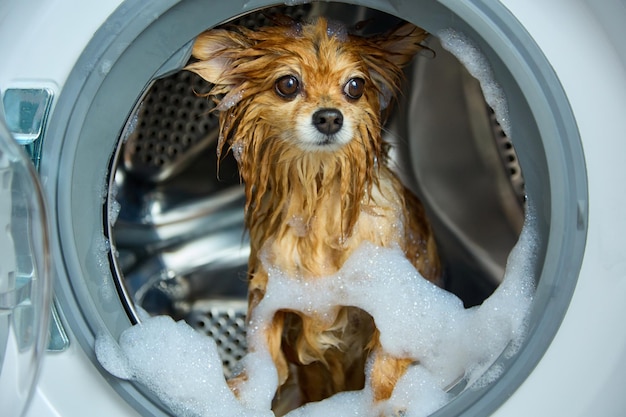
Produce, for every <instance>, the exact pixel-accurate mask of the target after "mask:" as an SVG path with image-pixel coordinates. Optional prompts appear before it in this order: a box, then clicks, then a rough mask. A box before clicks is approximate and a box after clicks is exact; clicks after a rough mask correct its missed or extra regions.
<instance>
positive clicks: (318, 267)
mask: <svg viewBox="0 0 626 417" xmlns="http://www.w3.org/2000/svg"><path fill="white" fill-rule="evenodd" d="M377 197H378V198H377V199H376V204H373V203H372V202H371V200H370V201H369V202H368V203H367V204H365V203H362V204H361V207H360V211H359V216H358V219H357V221H356V223H355V225H354V228H353V230H352V231H351V234H350V235H349V236H346V235H345V233H344V232H343V228H342V221H343V219H341V214H340V211H339V210H338V209H333V208H332V207H335V208H336V207H337V206H338V204H334V205H332V204H329V207H331V209H324V210H320V211H318V213H316V216H315V217H314V218H312V219H310V220H308V221H305V220H304V219H303V218H302V217H299V216H297V215H294V216H292V217H291V218H289V219H288V220H287V222H286V223H287V228H286V230H285V233H284V234H283V237H282V238H281V239H277V240H275V241H274V242H273V246H274V250H273V252H274V254H275V256H276V257H275V259H276V261H277V263H278V264H279V265H281V267H282V268H283V269H286V270H288V271H292V272H293V273H294V274H296V275H302V276H312V277H323V276H326V275H330V274H333V273H335V272H337V270H339V269H340V268H341V266H342V265H343V263H344V262H345V260H346V259H347V258H348V257H349V256H350V254H351V253H352V252H353V251H354V250H355V249H356V248H357V247H358V246H359V245H360V244H361V243H363V242H366V241H367V242H371V243H374V244H375V245H378V246H384V247H389V246H394V245H400V246H401V245H402V244H401V242H402V239H403V236H404V226H405V225H404V223H405V222H404V218H403V213H404V212H403V211H402V209H401V207H400V206H399V205H398V204H397V202H396V201H390V200H389V199H386V198H382V197H381V196H380V195H378V196H377Z"/></svg>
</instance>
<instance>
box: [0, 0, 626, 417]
mask: <svg viewBox="0 0 626 417" xmlns="http://www.w3.org/2000/svg"><path fill="white" fill-rule="evenodd" d="M273 13H280V14H287V15H290V16H292V17H295V18H302V19H307V18H310V17H314V16H316V15H325V16H328V17H331V18H333V19H335V20H339V21H343V22H345V23H349V24H353V23H356V22H359V21H368V22H371V23H370V25H368V27H367V28H366V29H365V30H368V31H383V30H386V29H388V28H389V27H392V26H393V25H394V24H396V23H398V21H400V19H402V20H406V21H410V22H412V23H414V24H416V25H418V26H420V27H423V28H424V29H426V30H427V31H428V32H429V33H430V34H431V36H430V38H429V39H428V43H427V46H428V48H427V50H426V53H423V54H420V55H419V56H418V57H416V59H415V60H414V62H413V64H412V65H411V66H410V67H409V68H407V70H406V86H405V87H404V89H403V91H402V94H401V96H400V98H399V100H398V103H397V106H396V108H395V110H394V112H393V114H392V116H391V117H390V119H389V124H388V126H387V127H386V132H387V133H388V136H389V137H388V140H389V141H390V142H394V144H395V149H397V151H395V152H392V155H391V159H392V161H393V163H394V164H395V166H396V167H397V170H398V173H399V175H400V176H401V177H402V179H403V180H404V182H405V183H406V184H407V186H409V187H410V188H412V189H413V190H414V191H415V192H416V194H418V195H419V196H420V198H421V199H422V200H423V202H424V203H425V206H426V208H427V210H428V213H429V215H430V218H431V219H432V223H433V227H434V230H435V234H436V236H437V239H438V242H439V244H440V247H441V252H442V256H443V259H444V262H445V264H446V287H447V289H449V290H450V291H451V292H454V293H455V294H457V295H458V296H459V297H460V298H461V299H462V300H463V302H464V303H465V304H466V306H468V307H469V306H473V305H478V304H480V303H481V302H482V301H483V300H484V299H485V298H486V297H488V296H489V294H490V293H491V292H493V291H494V289H495V288H496V287H497V286H498V285H499V283H500V282H501V281H502V276H503V271H504V268H505V264H506V259H507V256H508V254H509V253H510V251H511V249H512V248H513V247H514V245H515V242H516V241H517V239H518V237H519V234H520V230H521V229H522V226H523V223H524V215H525V213H526V212H527V211H528V210H529V206H531V205H532V210H533V216H534V219H535V227H536V234H537V241H538V247H537V255H536V257H535V258H534V259H533V265H532V270H533V277H534V280H535V286H536V290H535V295H534V299H533V302H532V306H531V309H530V312H529V313H528V317H527V328H526V335H525V337H524V340H523V343H522V344H521V346H519V348H518V349H517V351H516V353H515V354H514V355H502V356H501V357H499V358H498V359H497V360H496V363H494V365H493V366H494V367H497V368H498V369H499V370H500V371H501V372H498V374H497V376H496V377H494V378H492V380H491V381H490V382H489V383H484V384H481V385H480V386H475V387H471V386H470V387H465V386H463V385H462V384H457V386H455V387H452V388H451V390H452V391H454V390H456V392H453V393H454V398H453V399H452V400H451V401H450V402H448V403H447V404H446V405H445V406H443V407H442V408H440V409H439V410H437V411H436V412H434V413H433V414H432V415H434V416H441V417H446V416H460V415H462V416H486V415H493V416H496V417H513V416H528V415H536V416H554V415H567V416H589V415H602V416H622V415H624V414H625V413H626V397H625V396H624V395H623V380H624V375H625V374H626V365H625V364H626V331H625V329H624V325H623V320H622V318H623V317H626V304H625V303H624V302H623V300H624V299H626V261H625V260H624V256H623V252H624V248H623V241H622V240H621V237H622V234H623V233H624V234H626V218H625V216H623V215H622V214H621V213H622V210H623V206H624V204H626V193H624V192H623V184H624V183H626V174H625V173H624V170H623V169H622V168H621V166H622V159H623V156H622V154H621V152H622V151H626V145H625V144H624V141H623V140H622V137H623V132H624V131H626V119H625V118H624V115H625V114H626V47H625V46H624V43H623V42H622V39H624V37H625V36H626V30H625V29H624V26H623V22H624V21H626V3H624V1H623V0H603V1H599V2H591V1H585V0H568V1H565V0H548V1H541V2H539V1H525V0H503V1H496V0H483V1H477V0H476V1H475V0H466V1H458V0H416V1H411V2H409V1H397V0H389V1H383V0H359V1H356V0H354V1H350V2H307V1H285V2H284V3H280V4H278V3H276V2H273V1H267V0H235V1H229V2H222V1H208V0H155V1H150V2H145V1H141V0H126V1H122V0H106V1H100V2H82V1H78V0H25V1H19V2H18V1H14V2H4V3H3V4H2V5H0V56H1V57H2V61H3V63H2V65H1V66H0V93H1V95H2V101H1V102H2V106H0V107H2V112H0V114H1V115H2V122H1V125H0V140H1V142H0V143H1V145H2V147H1V148H0V151H1V152H0V175H1V177H0V193H2V199H1V201H0V222H2V224H3V225H4V231H3V232H6V233H5V236H4V237H3V238H2V239H0V244H1V245H2V246H0V248H1V253H2V254H1V255H0V260H1V263H2V266H1V268H0V273H1V274H2V275H1V276H0V387H1V388H2V393H1V394H0V395H1V398H2V406H1V408H2V414H3V415H9V416H21V415H25V416H29V417H35V416H36V417H53V416H62V417H71V416H82V415H91V416H100V415H101V416H110V415H119V416H140V415H141V416H166V415H170V411H169V410H168V408H167V407H166V406H165V405H164V404H163V403H162V402H161V401H160V400H159V399H158V398H157V397H156V396H155V395H154V394H153V393H151V392H150V391H149V390H147V389H146V388H145V387H143V386H141V385H140V384H138V383H135V382H132V381H125V380H121V379H118V378H116V377H114V376H113V375H111V374H109V373H108V372H107V371H106V370H105V369H104V368H103V367H102V366H101V364H100V363H99V361H98V358H97V357H96V352H95V350H96V348H95V346H96V341H97V339H98V338H100V337H103V335H104V336H107V337H111V338H112V339H117V338H118V337H119V336H120V335H121V334H122V333H123V332H124V331H125V330H126V329H128V328H129V327H131V326H133V325H134V324H137V323H138V322H141V320H142V317H146V316H145V314H149V315H163V314H165V315H170V316H172V317H174V318H175V319H177V320H185V321H187V322H188V323H189V324H190V325H191V326H192V327H194V328H195V329H196V330H197V331H199V332H203V333H206V334H208V335H209V336H211V337H213V338H214V339H215V340H218V341H220V343H219V345H220V346H221V350H220V353H221V355H222V360H223V363H224V372H225V373H226V374H228V373H229V372H231V370H232V367H233V366H234V364H235V363H236V362H237V361H238V360H239V359H240V358H241V356H242V355H243V354H244V352H245V336H244V334H245V324H244V323H245V301H244V299H245V284H244V285H242V282H243V281H242V280H241V279H238V278H241V276H242V274H245V268H246V263H247V256H248V250H247V241H246V237H245V233H244V230H243V208H242V207H243V206H242V204H243V203H242V202H243V200H242V199H243V195H242V191H241V184H240V183H239V177H238V174H237V170H236V165H235V164H234V163H233V162H232V161H231V162H230V164H229V163H228V162H225V163H224V164H223V166H221V167H220V170H219V172H217V168H216V165H217V163H216V155H215V147H216V142H217V132H216V119H215V116H214V114H213V113H211V107H212V104H211V103H209V102H208V101H207V100H206V99H205V98H204V97H202V95H201V93H202V92H203V91H206V90H205V89H206V88H207V86H206V85H205V84H204V83H203V82H201V80H198V79H197V78H195V77H194V76H193V75H192V74H190V73H188V72H185V71H183V70H182V68H183V67H184V66H185V65H186V64H187V63H188V62H189V60H190V54H191V46H192V44H193V40H194V38H195V37H196V36H197V35H198V34H199V33H201V32H202V31H204V30H206V29H208V28H212V27H215V26H218V25H222V24H226V23H236V24H241V25H246V26H248V27H252V28H254V27H257V26H260V25H263V24H265V23H267V19H268V15H272V14H273ZM451 33H452V34H453V36H457V37H459V38H461V39H464V40H465V41H466V42H467V45H470V47H471V49H472V50H475V51H478V52H477V53H478V55H479V56H480V59H481V60H483V61H482V62H483V64H482V67H483V69H484V68H487V69H488V75H487V76H485V75H484V74H483V75H482V76H481V75H480V74H477V73H476V72H475V71H473V70H472V68H471V61H472V60H471V59H470V60H468V59H467V56H465V55H466V54H467V51H468V49H467V48H465V49H464V50H462V51H461V52H458V51H457V52H455V51H453V50H451V48H450V47H449V45H446V42H445V40H446V37H448V38H447V39H449V36H450V34H451ZM485 77H486V78H485ZM486 81H490V82H495V83H496V84H497V86H498V88H499V89H500V91H501V92H502V93H503V97H504V102H505V104H506V111H505V112H503V111H502V110H501V109H500V110H499V109H498V108H496V107H497V106H494V105H493V103H491V102H490V101H489V97H488V95H489V94H488V93H487V91H486V87H485V82H486ZM199 93H200V94H199ZM224 277H227V278H230V279H224ZM6 404H9V406H7V405H6ZM7 410H8V411H7ZM5 413H8V414H5Z"/></svg>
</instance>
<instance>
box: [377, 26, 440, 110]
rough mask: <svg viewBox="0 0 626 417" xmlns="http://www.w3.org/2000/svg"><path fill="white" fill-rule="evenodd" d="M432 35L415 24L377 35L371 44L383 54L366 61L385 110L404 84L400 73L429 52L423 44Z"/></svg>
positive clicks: (381, 106) (382, 107) (381, 105)
mask: <svg viewBox="0 0 626 417" xmlns="http://www.w3.org/2000/svg"><path fill="white" fill-rule="evenodd" d="M427 36H428V32H426V31H425V30H424V29H422V28H419V27H417V26H415V25H413V24H411V23H403V24H400V25H399V26H397V27H395V28H394V29H392V30H391V31H389V32H386V33H384V34H380V35H375V36H373V37H371V38H369V41H370V42H371V43H373V44H374V45H376V48H377V49H378V51H379V52H377V53H375V54H372V55H371V56H369V57H366V61H367V63H368V66H369V69H370V74H371V76H372V79H373V80H374V82H375V83H376V85H377V86H378V91H379V102H380V108H381V110H385V109H387V106H388V105H389V103H390V102H391V99H392V98H393V95H394V92H395V91H397V88H398V87H399V82H400V80H401V71H400V69H401V68H403V67H405V66H406V65H408V64H409V63H410V62H411V60H412V59H413V56H414V55H415V54H416V53H418V52H419V51H421V50H422V49H424V48H426V47H425V46H424V45H422V44H421V43H420V42H422V41H423V40H424V39H426V37H427Z"/></svg>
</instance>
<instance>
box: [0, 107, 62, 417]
mask: <svg viewBox="0 0 626 417" xmlns="http://www.w3.org/2000/svg"><path fill="white" fill-rule="evenodd" d="M47 227H48V225H47V222H46V213H45V208H44V203H43V194H42V191H41V188H40V185H39V180H38V177H37V175H36V172H35V170H34V168H33V165H32V163H31V162H30V160H29V158H28V157H27V155H26V153H25V152H24V151H23V150H22V149H21V148H20V147H19V146H18V144H17V143H16V142H15V140H14V139H13V137H12V136H11V135H10V134H9V131H8V129H7V128H6V125H5V123H4V116H3V113H2V112H1V111H0V228H1V230H2V232H1V233H0V254H1V255H0V257H1V261H0V403H2V412H3V413H7V415H9V416H20V415H22V413H23V411H24V410H25V408H26V405H27V404H28V401H29V399H30V397H31V394H32V392H33V388H34V385H35V381H36V376H37V373H38V370H39V365H40V362H41V359H42V357H43V354H44V352H45V347H46V346H47V340H48V338H47V336H48V327H47V325H48V320H49V316H50V298H51V286H50V266H49V239H48V230H47Z"/></svg>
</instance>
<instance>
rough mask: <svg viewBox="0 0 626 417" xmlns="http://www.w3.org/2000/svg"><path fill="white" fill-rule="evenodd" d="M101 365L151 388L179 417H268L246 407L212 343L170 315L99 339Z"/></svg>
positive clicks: (266, 413) (124, 377)
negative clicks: (226, 376)
mask: <svg viewBox="0 0 626 417" xmlns="http://www.w3.org/2000/svg"><path fill="white" fill-rule="evenodd" d="M96 355H97V357H98V360H99V362H100V364H101V365H102V366H103V367H104V368H105V369H106V370H107V371H108V372H110V373H111V374H113V375H115V376H116V377H118V378H121V379H127V380H133V381H136V382H138V383H140V384H142V385H144V386H145V387H146V388H148V389H149V390H150V391H151V392H153V393H154V394H155V395H156V396H158V397H159V399H160V400H161V401H162V402H163V403H164V404H165V405H167V406H168V407H169V408H170V409H171V411H172V412H173V413H174V414H175V415H176V416H179V417H205V416H206V417H209V416H212V417H221V416H223V417H226V416H233V415H236V416H242V417H266V416H273V415H274V414H273V413H272V412H271V411H269V409H267V410H251V409H247V408H245V407H244V406H243V405H242V404H241V403H240V402H239V401H238V400H237V399H236V398H235V396H234V395H233V394H232V392H231V390H230V389H229V388H228V385H227V384H226V381H225V379H224V374H223V368H222V363H221V360H220V358H219V355H218V353H217V346H216V345H215V342H214V341H213V339H211V338H209V337H206V336H204V335H202V334H200V333H198V332H196V331H195V330H194V329H193V328H191V327H190V326H189V325H187V324H186V323H185V322H182V321H180V322H174V320H173V319H172V318H171V317H169V316H157V317H151V318H147V319H146V320H145V321H143V322H142V323H140V324H137V325H135V326H133V327H131V328H129V329H127V330H126V331H124V332H123V333H122V335H121V336H120V339H119V344H118V343H117V342H115V340H113V338H111V337H110V336H108V335H101V336H99V337H98V338H97V339H96Z"/></svg>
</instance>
